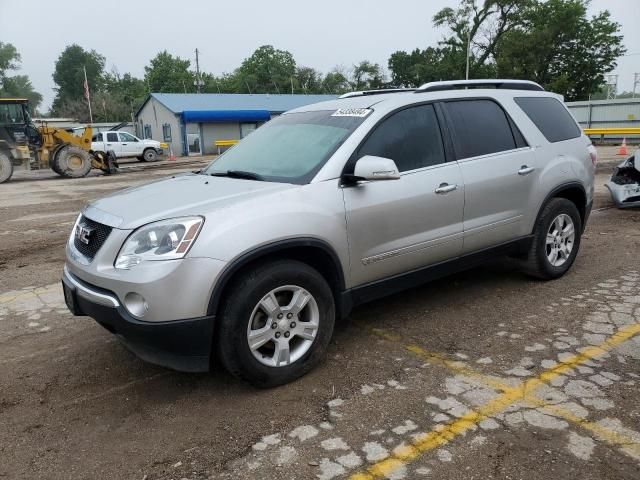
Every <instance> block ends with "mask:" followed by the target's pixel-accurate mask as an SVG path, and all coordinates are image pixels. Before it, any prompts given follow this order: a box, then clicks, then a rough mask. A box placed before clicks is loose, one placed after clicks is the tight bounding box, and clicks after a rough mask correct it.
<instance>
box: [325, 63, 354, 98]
mask: <svg viewBox="0 0 640 480" xmlns="http://www.w3.org/2000/svg"><path fill="white" fill-rule="evenodd" d="M350 90H351V83H350V82H349V75H348V74H347V73H346V71H345V69H344V68H342V67H334V69H333V70H331V71H330V72H329V73H327V74H326V75H325V77H324V79H323V80H322V92H318V93H326V94H333V95H341V94H343V93H346V92H348V91H350Z"/></svg>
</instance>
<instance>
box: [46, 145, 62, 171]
mask: <svg viewBox="0 0 640 480" xmlns="http://www.w3.org/2000/svg"><path fill="white" fill-rule="evenodd" d="M60 150H61V148H56V149H54V150H52V151H51V152H49V168H51V170H53V171H54V172H55V173H57V174H58V175H62V172H60V171H59V170H58V164H57V163H56V157H57V155H58V153H60Z"/></svg>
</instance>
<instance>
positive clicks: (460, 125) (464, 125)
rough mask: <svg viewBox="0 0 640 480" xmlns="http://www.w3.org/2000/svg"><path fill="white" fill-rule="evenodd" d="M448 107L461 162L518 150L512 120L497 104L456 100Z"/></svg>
mask: <svg viewBox="0 0 640 480" xmlns="http://www.w3.org/2000/svg"><path fill="white" fill-rule="evenodd" d="M444 107H445V111H446V112H447V117H448V120H449V124H450V129H451V131H452V133H453V137H454V145H455V150H456V156H457V157H458V159H463V158H469V157H477V156H480V155H488V154H491V153H497V152H504V151H506V150H513V149H515V148H517V145H516V139H515V137H514V135H513V132H512V130H511V124H510V122H509V119H508V118H507V115H506V114H505V113H504V110H502V108H501V107H500V106H499V105H498V104H497V103H495V102H494V101H492V100H462V101H452V102H446V103H445V104H444ZM522 142H524V139H522Z"/></svg>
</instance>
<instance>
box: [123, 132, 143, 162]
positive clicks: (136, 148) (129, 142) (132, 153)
mask: <svg viewBox="0 0 640 480" xmlns="http://www.w3.org/2000/svg"><path fill="white" fill-rule="evenodd" d="M118 135H120V145H121V147H122V156H123V157H139V156H140V155H142V153H143V152H142V142H140V141H139V140H138V139H137V138H136V137H134V136H133V135H131V134H130V133H127V132H119V133H118Z"/></svg>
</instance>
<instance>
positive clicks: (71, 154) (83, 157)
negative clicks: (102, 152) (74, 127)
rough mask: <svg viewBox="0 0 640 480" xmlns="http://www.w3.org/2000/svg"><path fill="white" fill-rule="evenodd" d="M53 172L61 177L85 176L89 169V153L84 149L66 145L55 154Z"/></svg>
mask: <svg viewBox="0 0 640 480" xmlns="http://www.w3.org/2000/svg"><path fill="white" fill-rule="evenodd" d="M54 165H55V166H56V170H55V172H56V173H58V174H59V175H62V176H63V177H68V178H80V177H86V176H87V174H88V173H89V172H90V171H91V155H89V152H87V151H86V150H83V149H81V148H79V147H74V146H71V145H68V146H66V147H64V148H61V149H60V151H59V152H58V153H57V154H56V157H55V160H54Z"/></svg>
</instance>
